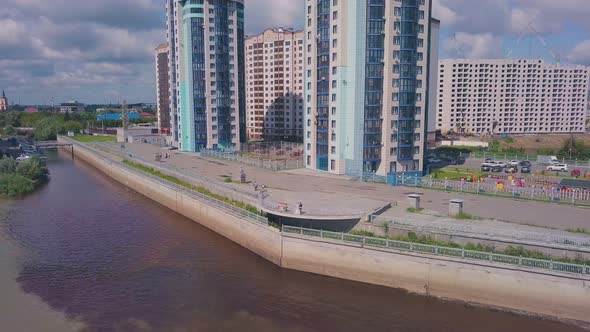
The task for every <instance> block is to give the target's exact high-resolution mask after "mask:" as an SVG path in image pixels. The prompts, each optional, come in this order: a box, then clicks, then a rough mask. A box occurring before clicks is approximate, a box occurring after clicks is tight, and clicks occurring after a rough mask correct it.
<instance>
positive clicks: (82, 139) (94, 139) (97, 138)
mask: <svg viewBox="0 0 590 332" xmlns="http://www.w3.org/2000/svg"><path fill="white" fill-rule="evenodd" d="M70 138H71V139H73V140H76V141H78V142H82V143H90V142H116V141H117V138H116V137H115V136H94V135H76V136H74V137H70Z"/></svg>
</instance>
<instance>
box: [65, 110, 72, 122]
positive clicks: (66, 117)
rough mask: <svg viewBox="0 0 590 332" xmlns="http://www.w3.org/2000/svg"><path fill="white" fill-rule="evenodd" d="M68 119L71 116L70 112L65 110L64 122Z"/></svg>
mask: <svg viewBox="0 0 590 332" xmlns="http://www.w3.org/2000/svg"><path fill="white" fill-rule="evenodd" d="M70 120H71V118H70V112H67V111H66V114H64V122H68V121H70Z"/></svg>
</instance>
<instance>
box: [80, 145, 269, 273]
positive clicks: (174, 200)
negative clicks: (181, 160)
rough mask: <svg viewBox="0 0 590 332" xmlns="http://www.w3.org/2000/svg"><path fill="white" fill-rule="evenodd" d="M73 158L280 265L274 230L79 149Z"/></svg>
mask: <svg viewBox="0 0 590 332" xmlns="http://www.w3.org/2000/svg"><path fill="white" fill-rule="evenodd" d="M74 156H75V157H77V158H80V159H83V160H85V161H86V162H88V163H90V164H91V165H92V166H94V167H95V168H97V169H98V170H100V171H102V172H103V173H105V174H107V175H109V176H110V177H111V178H113V179H115V180H116V181H118V182H120V183H122V184H124V185H126V186H127V187H129V188H131V189H133V190H135V191H137V192H139V193H141V194H143V195H145V196H147V197H149V198H151V199H152V200H154V201H156V202H158V203H160V204H162V205H164V206H166V207H168V208H170V209H172V210H174V211H175V212H177V213H179V214H182V215H183V216H185V217H187V218H189V219H192V220H194V221H196V222H198V223H199V224H201V225H203V226H205V227H207V228H209V229H211V230H213V231H215V232H217V233H219V234H220V235H222V236H224V237H226V238H228V239H230V240H232V241H233V242H235V243H237V244H239V245H241V246H243V247H245V248H246V249H248V250H250V251H252V252H254V253H256V254H257V255H259V256H262V257H264V258H265V259H267V260H269V261H271V262H273V263H274V264H277V265H280V264H281V262H280V259H281V234H280V232H279V231H278V230H277V229H274V228H272V227H267V226H264V225H262V224H257V223H253V222H249V221H247V220H244V219H241V218H238V217H236V216H234V215H232V214H229V213H226V212H224V211H223V210H221V209H218V208H214V207H212V206H209V205H207V204H204V203H203V202H201V201H199V200H197V199H195V198H192V197H191V196H189V195H187V194H184V193H182V192H178V191H176V190H174V189H173V188H170V187H167V186H164V185H162V184H160V183H158V182H156V181H152V180H150V179H147V178H145V177H142V176H140V175H138V174H136V173H134V172H130V171H129V170H127V169H125V168H124V167H121V166H120V165H119V164H117V163H115V162H111V161H108V160H105V159H103V158H100V157H97V156H96V154H94V152H92V151H89V150H86V149H84V148H82V147H81V146H78V145H76V146H75V147H74Z"/></svg>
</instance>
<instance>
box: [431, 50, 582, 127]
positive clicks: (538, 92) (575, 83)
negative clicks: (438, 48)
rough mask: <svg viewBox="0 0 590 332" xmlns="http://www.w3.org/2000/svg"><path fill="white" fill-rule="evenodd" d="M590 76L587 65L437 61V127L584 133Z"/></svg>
mask: <svg viewBox="0 0 590 332" xmlns="http://www.w3.org/2000/svg"><path fill="white" fill-rule="evenodd" d="M588 79H589V69H588V67H585V66H578V65H573V66H562V65H558V64H547V63H545V62H544V61H543V60H527V59H449V60H441V61H440V63H439V89H438V95H439V97H438V107H437V128H438V129H440V130H441V131H442V132H450V131H453V132H456V133H472V134H480V135H490V134H537V133H574V132H584V131H585V121H586V107H587V103H588Z"/></svg>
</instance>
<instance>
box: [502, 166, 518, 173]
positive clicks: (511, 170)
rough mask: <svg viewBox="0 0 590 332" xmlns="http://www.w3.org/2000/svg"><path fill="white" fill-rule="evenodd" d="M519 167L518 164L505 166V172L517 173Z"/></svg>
mask: <svg viewBox="0 0 590 332" xmlns="http://www.w3.org/2000/svg"><path fill="white" fill-rule="evenodd" d="M517 172H518V167H517V166H508V167H506V168H504V173H517Z"/></svg>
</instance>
